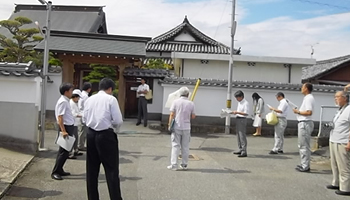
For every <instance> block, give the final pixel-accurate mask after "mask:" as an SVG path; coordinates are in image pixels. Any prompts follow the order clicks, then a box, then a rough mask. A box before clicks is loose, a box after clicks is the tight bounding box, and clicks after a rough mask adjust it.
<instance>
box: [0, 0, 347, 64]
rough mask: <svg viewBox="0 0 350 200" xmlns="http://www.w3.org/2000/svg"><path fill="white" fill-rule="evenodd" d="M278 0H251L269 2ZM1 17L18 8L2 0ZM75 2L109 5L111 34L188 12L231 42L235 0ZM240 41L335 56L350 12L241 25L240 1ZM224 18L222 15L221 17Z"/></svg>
mask: <svg viewBox="0 0 350 200" xmlns="http://www.w3.org/2000/svg"><path fill="white" fill-rule="evenodd" d="M273 1H278V0H262V1H257V0H250V2H251V3H269V2H273ZM71 2H72V1H71V0H54V1H53V3H54V4H56V5H63V4H64V5H66V4H68V5H72V3H71ZM16 3H17V4H21V3H22V4H23V3H26V4H28V3H29V4H39V2H38V1H36V0H16ZM0 5H1V7H0V19H7V18H8V17H9V16H10V15H11V11H12V10H13V9H14V5H13V3H11V2H8V1H6V2H1V3H0ZM74 5H95V6H96V5H106V7H105V8H104V11H105V12H106V15H107V24H108V32H109V33H110V34H120V35H137V36H147V37H156V36H158V35H159V34H162V33H164V32H166V31H168V30H170V29H171V28H174V27H175V26H177V25H178V24H180V23H181V22H182V21H183V19H184V16H185V15H187V16H188V19H189V20H190V22H191V23H192V24H193V25H194V26H195V27H197V28H198V29H199V30H201V31H203V32H204V33H205V34H207V35H209V36H211V37H213V38H214V39H217V40H218V41H220V42H223V43H225V44H228V45H229V44H230V29H229V26H230V18H231V17H230V13H231V1H228V0H206V1H196V2H186V3H170V2H168V1H166V2H165V1H163V0H117V1H115V0H100V1H98V2H97V3H96V1H94V0H75V1H74ZM236 13H237V14H238V15H237V21H238V28H237V34H236V36H235V39H236V40H237V41H236V45H235V46H236V47H239V46H241V47H242V53H243V54H245V55H260V56H286V57H310V52H311V49H310V45H312V44H315V43H317V42H318V43H319V44H318V45H315V47H314V48H315V54H314V57H315V58H317V59H325V58H331V57H336V56H341V55H346V54H350V50H349V47H348V45H346V44H350V37H348V35H350V27H349V26H350V24H349V23H348V22H349V21H350V13H344V14H338V15H328V16H323V17H316V18H312V19H307V20H295V19H293V18H290V17H288V16H281V17H279V18H275V19H270V20H266V21H263V22H259V23H254V24H249V25H240V24H239V22H240V21H241V20H242V19H243V18H244V17H245V16H246V15H247V13H248V9H247V8H244V7H242V5H241V4H238V5H237V11H236ZM220 19H221V21H220Z"/></svg>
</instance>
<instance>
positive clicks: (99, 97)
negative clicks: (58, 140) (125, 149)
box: [83, 78, 123, 200]
mask: <svg viewBox="0 0 350 200" xmlns="http://www.w3.org/2000/svg"><path fill="white" fill-rule="evenodd" d="M115 87H116V86H115V82H114V81H113V80H111V79H109V78H104V79H102V80H101V81H100V84H99V89H100V91H99V92H98V93H97V94H95V95H92V96H91V97H89V98H88V99H87V100H86V102H85V105H84V107H85V108H84V114H83V118H84V120H83V121H85V122H86V126H87V127H88V128H89V129H88V133H87V152H86V155H87V156H86V182H87V193H88V200H97V199H99V193H98V175H99V172H100V165H101V163H102V165H103V167H104V171H105V173H106V180H107V185H108V191H109V197H110V199H111V200H122V197H121V192H120V180H119V146H118V137H117V132H118V129H119V127H120V126H121V124H122V123H123V118H122V114H121V112H120V108H119V104H118V100H117V99H116V98H115V97H114V96H112V94H113V90H114V89H115Z"/></svg>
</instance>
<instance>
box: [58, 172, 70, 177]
mask: <svg viewBox="0 0 350 200" xmlns="http://www.w3.org/2000/svg"><path fill="white" fill-rule="evenodd" d="M60 175H61V176H69V175H70V173H69V172H62V173H61V174H60Z"/></svg>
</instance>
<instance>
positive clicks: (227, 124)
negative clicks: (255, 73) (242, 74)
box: [225, 0, 237, 134]
mask: <svg viewBox="0 0 350 200" xmlns="http://www.w3.org/2000/svg"><path fill="white" fill-rule="evenodd" d="M235 15H236V0H232V18H231V50H230V63H229V70H228V84H227V101H226V108H227V109H230V110H231V102H232V101H231V98H232V74H233V52H234V41H235V40H234V37H235V33H236V24H237V22H236V21H235ZM230 127H231V115H228V116H227V117H226V122H225V134H230Z"/></svg>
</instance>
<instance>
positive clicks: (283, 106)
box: [269, 92, 289, 154]
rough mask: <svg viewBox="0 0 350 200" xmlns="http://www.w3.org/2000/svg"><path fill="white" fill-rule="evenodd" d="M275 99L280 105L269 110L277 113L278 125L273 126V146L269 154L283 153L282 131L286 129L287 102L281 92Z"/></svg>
mask: <svg viewBox="0 0 350 200" xmlns="http://www.w3.org/2000/svg"><path fill="white" fill-rule="evenodd" d="M276 98H277V100H278V101H279V102H280V104H279V105H278V107H277V108H273V107H270V110H272V111H275V112H276V113H277V119H278V123H277V124H276V125H275V145H274V147H273V148H272V150H271V151H270V153H269V154H278V153H283V144H284V130H285V129H286V127H287V115H288V108H289V105H288V102H287V100H286V99H285V98H284V94H283V93H282V92H278V93H277V95H276Z"/></svg>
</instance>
